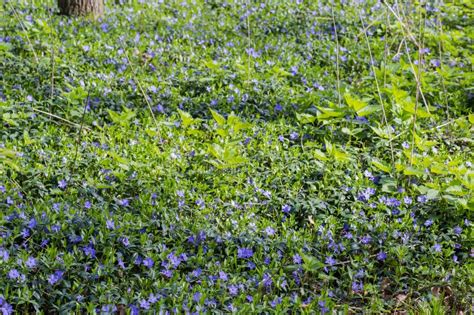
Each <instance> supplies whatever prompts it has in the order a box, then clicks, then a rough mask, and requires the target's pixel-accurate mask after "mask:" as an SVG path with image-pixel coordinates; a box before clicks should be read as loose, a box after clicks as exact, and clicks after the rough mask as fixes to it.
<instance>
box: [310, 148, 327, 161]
mask: <svg viewBox="0 0 474 315" xmlns="http://www.w3.org/2000/svg"><path fill="white" fill-rule="evenodd" d="M313 154H314V157H315V158H316V159H318V160H320V161H327V159H328V157H327V156H326V154H324V152H322V151H321V150H318V149H314V151H313Z"/></svg>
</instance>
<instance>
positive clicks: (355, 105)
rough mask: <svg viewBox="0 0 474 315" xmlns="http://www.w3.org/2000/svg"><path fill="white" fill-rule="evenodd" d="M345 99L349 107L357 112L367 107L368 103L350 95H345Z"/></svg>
mask: <svg viewBox="0 0 474 315" xmlns="http://www.w3.org/2000/svg"><path fill="white" fill-rule="evenodd" d="M344 99H345V100H346V103H347V105H349V107H350V108H352V109H353V110H355V111H356V112H357V111H359V110H361V109H363V108H364V107H366V106H367V103H366V102H364V101H362V100H360V99H356V98H354V97H352V96H350V95H349V94H345V95H344Z"/></svg>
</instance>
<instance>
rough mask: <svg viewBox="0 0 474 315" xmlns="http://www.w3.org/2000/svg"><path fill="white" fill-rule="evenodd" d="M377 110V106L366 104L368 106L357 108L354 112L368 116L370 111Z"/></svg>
mask: <svg viewBox="0 0 474 315" xmlns="http://www.w3.org/2000/svg"><path fill="white" fill-rule="evenodd" d="M378 110H379V107H378V106H375V105H368V106H366V107H364V108H362V109H361V110H358V111H357V112H356V113H357V116H368V115H370V114H372V113H375V112H376V111H378Z"/></svg>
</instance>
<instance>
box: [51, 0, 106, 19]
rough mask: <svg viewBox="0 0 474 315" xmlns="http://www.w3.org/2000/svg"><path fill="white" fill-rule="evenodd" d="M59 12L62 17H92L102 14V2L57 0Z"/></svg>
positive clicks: (95, 0) (94, 0) (96, 0)
mask: <svg viewBox="0 0 474 315" xmlns="http://www.w3.org/2000/svg"><path fill="white" fill-rule="evenodd" d="M58 6H59V12H60V13H61V14H63V15H69V16H78V15H93V16H95V17H97V16H100V15H102V14H103V13H104V1H103V0H58Z"/></svg>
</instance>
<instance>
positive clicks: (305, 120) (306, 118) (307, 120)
mask: <svg viewBox="0 0 474 315" xmlns="http://www.w3.org/2000/svg"><path fill="white" fill-rule="evenodd" d="M296 119H297V120H298V121H299V122H300V123H301V124H311V123H313V122H314V121H315V120H316V117H315V116H313V115H311V114H306V113H301V114H300V113H296Z"/></svg>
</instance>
